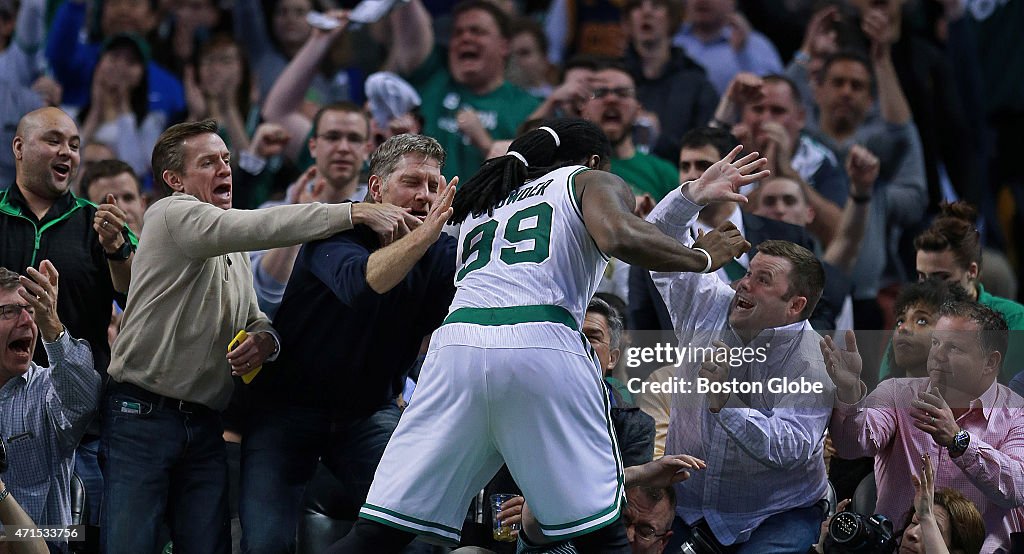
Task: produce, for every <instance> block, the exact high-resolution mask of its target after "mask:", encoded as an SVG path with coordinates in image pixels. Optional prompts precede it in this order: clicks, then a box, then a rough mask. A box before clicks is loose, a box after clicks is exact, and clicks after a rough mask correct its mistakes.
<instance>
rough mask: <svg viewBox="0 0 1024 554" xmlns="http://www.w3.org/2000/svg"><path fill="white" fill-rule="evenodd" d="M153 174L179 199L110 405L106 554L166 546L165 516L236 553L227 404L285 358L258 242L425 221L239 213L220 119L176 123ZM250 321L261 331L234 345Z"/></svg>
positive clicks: (161, 224)
mask: <svg viewBox="0 0 1024 554" xmlns="http://www.w3.org/2000/svg"><path fill="white" fill-rule="evenodd" d="M153 172H154V174H155V175H157V176H159V178H160V179H161V180H162V181H163V183H164V184H166V185H167V186H168V187H170V188H171V189H172V190H173V191H174V194H172V195H171V196H169V197H167V198H164V199H162V200H160V201H158V202H156V203H155V204H153V206H151V207H150V209H149V211H148V212H147V213H146V224H145V226H144V230H143V234H142V237H141V239H140V243H139V251H138V253H137V254H136V259H135V263H134V265H133V268H132V273H133V275H132V286H131V290H130V291H129V294H128V307H127V309H126V310H125V315H124V323H123V326H122V330H121V334H120V336H119V337H118V339H117V341H116V342H115V343H114V347H113V353H112V361H111V363H110V368H109V374H110V377H111V379H112V380H111V382H110V383H109V386H108V390H107V393H106V397H105V399H104V403H103V404H102V405H101V406H102V408H101V410H100V412H101V418H102V423H101V425H102V445H101V458H102V460H103V469H104V474H105V478H106V481H105V491H104V498H105V510H104V514H103V528H104V538H103V541H104V552H108V553H111V554H115V553H121V552H123V553H128V554H137V553H139V552H154V551H157V550H159V548H158V545H157V530H158V528H159V526H160V525H161V523H162V522H163V521H164V518H165V516H167V520H168V521H169V522H170V527H171V536H172V539H173V541H174V544H175V550H180V551H182V552H215V553H225V554H226V553H228V552H229V551H230V544H231V540H230V531H229V526H228V504H227V491H228V489H227V464H226V459H225V448H224V441H223V440H222V438H221V435H222V433H223V428H222V425H221V420H220V413H219V412H220V411H221V410H223V409H224V408H225V407H227V404H228V400H229V398H230V396H231V391H232V380H231V376H232V375H242V374H245V373H248V372H249V371H252V370H253V369H255V368H257V367H259V366H261V365H262V364H263V363H264V362H265V361H268V360H272V359H274V358H275V357H276V356H277V353H278V350H279V341H278V337H277V335H276V332H275V331H274V330H273V328H271V326H270V320H269V319H268V318H267V316H266V315H264V314H263V313H262V312H261V311H260V310H259V308H258V307H257V304H256V295H255V293H254V291H253V288H252V272H251V269H250V265H249V258H248V257H247V256H246V254H245V251H248V250H259V249H267V248H278V247H283V246H289V245H293V244H298V243H302V242H307V241H311V240H316V239H321V238H326V237H329V236H331V235H333V234H335V233H338V232H340V231H344V230H347V229H351V228H352V227H353V225H358V224H366V225H368V226H370V227H371V228H372V229H373V230H374V231H376V232H378V233H385V234H390V233H395V234H401V233H403V232H405V231H408V226H409V225H416V224H418V220H416V219H415V218H413V217H412V216H411V215H409V214H408V213H407V212H406V211H405V210H403V209H402V208H399V207H396V206H391V205H387V204H366V203H362V204H356V205H353V204H334V205H327V204H319V203H313V204H304V205H291V206H277V207H273V208H266V209H262V210H232V209H231V192H232V190H231V159H230V152H229V151H228V149H227V147H226V146H225V144H224V141H223V140H222V139H221V138H220V137H219V136H218V135H217V124H216V122H214V121H212V120H206V121H202V122H192V123H182V124H179V125H174V126H172V127H171V128H169V129H167V130H166V131H165V132H164V133H163V134H162V135H161V136H160V138H159V140H158V141H157V144H156V146H155V147H154V149H153ZM242 329H244V330H245V331H246V333H248V338H247V339H246V340H244V341H243V342H242V343H241V344H239V345H238V346H237V348H235V349H234V350H233V351H232V352H230V353H227V354H226V351H227V346H228V343H230V342H231V340H232V338H234V336H235V335H236V333H238V331H239V330H242Z"/></svg>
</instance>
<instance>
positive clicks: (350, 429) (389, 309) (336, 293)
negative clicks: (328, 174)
mask: <svg viewBox="0 0 1024 554" xmlns="http://www.w3.org/2000/svg"><path fill="white" fill-rule="evenodd" d="M444 158H445V153H444V150H443V149H442V148H441V146H440V145H439V144H438V143H437V141H435V140H434V139H432V138H429V137H426V136H421V135H398V136H395V137H392V138H390V139H388V140H387V141H386V142H385V143H384V144H383V145H381V146H380V148H379V149H378V150H377V151H376V152H375V153H374V155H373V157H372V158H371V160H370V180H369V189H370V195H371V196H372V198H373V200H374V201H375V202H378V203H388V204H394V205H396V206H400V207H403V208H405V209H407V210H408V211H409V213H411V214H412V215H413V216H416V218H417V219H419V220H421V221H422V223H420V224H419V225H414V226H415V227H416V228H415V229H410V230H408V233H407V234H404V233H401V232H400V233H399V234H404V236H401V237H396V236H381V235H378V234H377V233H375V232H374V231H372V230H371V229H370V228H368V227H365V226H362V225H359V226H356V227H355V228H354V229H352V230H351V231H346V232H343V233H339V234H337V235H335V236H333V237H331V238H328V239H324V240H320V241H315V242H311V243H309V244H307V245H305V246H303V247H302V250H301V251H300V252H299V255H298V258H297V259H296V261H295V267H294V269H293V271H292V275H291V277H290V278H289V280H288V288H287V289H286V290H285V294H284V299H283V300H282V302H281V307H280V309H279V310H278V312H277V317H276V318H275V319H274V326H275V328H276V329H278V331H279V332H280V334H281V356H280V357H279V358H278V360H277V361H276V362H275V363H274V364H272V365H268V367H266V368H264V369H263V371H262V372H261V373H260V375H259V376H258V377H256V378H255V379H254V380H253V382H252V384H251V385H250V392H251V394H252V397H251V399H250V400H251V407H252V408H251V413H250V416H249V419H248V423H249V425H248V428H247V429H246V433H245V436H244V439H243V442H242V485H241V504H240V517H241V521H242V530H243V539H242V541H243V545H244V546H243V548H245V549H246V551H247V552H250V553H262V552H290V551H294V541H295V529H296V524H297V521H298V514H299V510H300V503H301V500H302V493H303V490H304V488H305V485H306V483H307V482H308V481H309V479H310V478H311V477H312V475H313V472H314V470H315V468H316V463H317V459H318V458H319V457H321V456H322V457H323V461H324V463H325V464H326V465H327V467H328V468H330V469H331V471H332V472H333V473H334V474H335V476H336V477H337V478H338V479H339V480H340V481H341V483H342V485H343V487H344V490H345V493H346V495H347V497H348V498H347V500H349V501H350V505H351V510H352V511H351V516H352V518H353V519H355V516H356V513H357V511H358V509H359V506H361V505H362V503H363V501H364V500H365V499H366V493H367V491H368V490H369V487H370V483H371V482H372V480H373V474H374V472H375V470H376V468H377V464H378V462H379V461H380V458H381V455H382V454H383V453H384V447H385V446H386V445H387V442H388V440H389V439H390V438H391V433H392V432H393V431H394V429H395V427H396V426H397V425H398V418H399V415H400V413H401V412H400V409H399V407H398V405H397V404H396V398H397V397H398V396H399V395H400V394H401V392H402V383H403V381H404V378H405V375H406V374H407V373H408V371H409V369H410V368H411V367H412V365H413V363H414V362H415V360H416V356H417V355H418V354H419V351H420V345H421V344H422V342H423V338H424V337H425V336H427V335H429V334H430V333H431V332H432V331H433V330H434V329H435V328H437V327H438V326H439V325H440V324H441V322H442V321H443V319H444V317H445V315H446V314H447V313H448V307H449V305H450V304H451V300H452V297H453V296H454V294H455V285H454V283H455V279H454V275H455V269H456V264H455V256H456V240H455V239H454V238H453V237H450V236H448V235H445V234H443V233H441V232H440V231H441V226H442V225H443V224H444V222H445V221H446V220H447V219H448V210H447V206H446V204H450V203H451V194H450V193H449V194H445V186H444V178H443V177H442V176H441V166H442V165H443V164H444ZM453 184H454V183H453ZM439 188H440V190H439ZM404 231H405V229H403V232H404ZM268 498H270V499H273V500H272V501H271V502H267V501H266V499H268ZM342 515H343V514H342Z"/></svg>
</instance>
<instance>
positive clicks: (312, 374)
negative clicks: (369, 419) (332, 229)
mask: <svg viewBox="0 0 1024 554" xmlns="http://www.w3.org/2000/svg"><path fill="white" fill-rule="evenodd" d="M456 246H457V241H456V239H454V238H452V237H450V236H448V235H446V234H443V233H442V234H441V237H440V238H439V239H438V240H437V242H435V243H434V244H433V245H432V246H431V247H430V248H429V249H428V250H427V252H426V254H424V255H423V258H421V259H420V261H419V262H417V263H416V265H415V266H413V268H412V270H411V271H410V272H409V274H408V275H406V276H405V278H404V279H403V280H402V281H401V282H399V283H398V285H396V286H395V287H394V288H393V289H391V290H390V291H388V292H386V293H384V294H377V293H376V292H375V291H374V290H373V289H372V288H370V286H369V285H368V284H367V283H366V263H367V260H368V259H369V257H370V254H372V253H373V252H374V251H375V250H377V249H378V248H380V242H379V240H378V238H377V234H376V233H374V232H373V231H372V230H371V229H370V228H368V227H365V226H362V225H360V226H357V227H356V228H355V229H352V230H351V231H346V232H343V233H339V234H337V235H335V236H333V237H331V238H328V239H324V240H319V241H315V242H311V243H309V244H306V245H304V246H303V247H302V249H301V250H300V251H299V255H298V258H297V259H296V261H295V267H294V268H293V269H292V274H291V277H290V278H289V279H288V287H287V288H286V289H285V293H284V299H283V300H282V301H281V307H280V309H278V312H277V317H275V318H274V328H275V329H276V330H277V331H278V333H280V335H281V355H280V357H279V358H278V360H277V361H276V362H275V363H273V364H268V366H267V367H265V368H263V371H262V372H261V373H260V375H259V376H258V377H256V379H254V380H253V382H252V384H251V385H250V386H251V387H252V392H253V394H254V396H255V398H254V400H255V401H256V402H258V403H274V404H286V405H302V406H309V407H313V408H327V409H330V410H332V411H333V412H334V413H335V414H338V415H346V416H359V415H365V414H367V413H369V412H371V411H373V410H375V409H376V408H378V407H379V406H380V405H381V404H383V403H385V402H387V401H389V400H391V399H393V398H394V397H395V396H396V395H397V394H398V393H399V392H401V388H400V386H401V382H402V380H403V379H404V376H405V375H406V374H407V373H408V371H409V369H410V368H411V367H412V365H413V363H414V362H415V361H416V356H417V354H418V353H419V350H420V344H421V343H422V339H423V337H425V336H427V335H428V334H430V333H431V332H432V331H433V330H434V329H436V328H437V327H438V326H439V325H441V322H442V321H444V317H445V316H446V315H447V313H448V308H449V306H450V305H451V302H452V298H453V297H454V296H455V269H456V264H455V257H456Z"/></svg>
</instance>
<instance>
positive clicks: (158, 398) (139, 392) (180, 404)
mask: <svg viewBox="0 0 1024 554" xmlns="http://www.w3.org/2000/svg"><path fill="white" fill-rule="evenodd" d="M107 390H108V394H124V395H127V396H131V397H132V398H137V399H139V400H143V401H146V402H149V403H150V404H152V405H153V408H159V409H161V410H173V411H176V412H181V413H183V414H197V413H198V414H213V413H217V412H216V410H214V409H213V408H210V407H207V406H205V405H203V404H199V403H196V402H186V401H185V400H178V399H177V398H171V397H169V396H163V395H160V394H157V393H155V392H151V391H148V390H146V389H144V388H142V387H139V386H137V385H133V384H131V383H118V382H116V381H113V380H111V382H110V386H109V387H108V389H107Z"/></svg>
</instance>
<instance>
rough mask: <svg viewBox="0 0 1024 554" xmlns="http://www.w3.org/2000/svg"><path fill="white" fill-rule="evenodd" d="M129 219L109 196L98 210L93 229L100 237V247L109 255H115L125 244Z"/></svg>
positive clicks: (115, 200)
mask: <svg viewBox="0 0 1024 554" xmlns="http://www.w3.org/2000/svg"><path fill="white" fill-rule="evenodd" d="M126 219H127V215H125V213H124V210H122V209H121V208H119V207H118V206H117V199H116V198H114V195H113V194H108V195H107V197H106V198H105V199H104V200H103V204H100V205H99V208H98V209H97V210H96V216H95V217H93V220H92V228H93V229H95V230H96V234H97V235H98V236H99V240H100V246H102V247H103V251H104V252H106V253H107V254H114V253H116V252H117V250H118V249H119V248H121V245H123V244H124V241H125V238H124V234H123V233H122V232H121V231H122V229H124V222H125V220H126Z"/></svg>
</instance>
